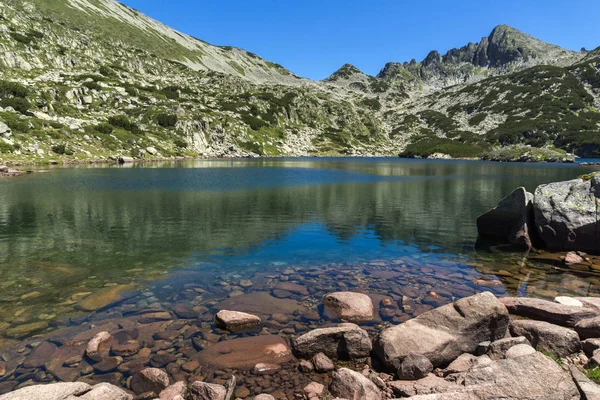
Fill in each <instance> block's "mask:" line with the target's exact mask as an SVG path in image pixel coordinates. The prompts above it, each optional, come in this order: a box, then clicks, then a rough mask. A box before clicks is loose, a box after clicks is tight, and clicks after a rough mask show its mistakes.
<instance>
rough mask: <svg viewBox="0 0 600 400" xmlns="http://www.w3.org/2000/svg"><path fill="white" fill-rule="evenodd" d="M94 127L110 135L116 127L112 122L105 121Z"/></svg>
mask: <svg viewBox="0 0 600 400" xmlns="http://www.w3.org/2000/svg"><path fill="white" fill-rule="evenodd" d="M94 129H95V130H97V131H98V132H100V133H104V134H105V135H110V134H111V133H113V130H114V129H115V128H114V127H113V126H112V125H111V124H109V123H106V122H103V123H101V124H98V125H96V126H95V127H94Z"/></svg>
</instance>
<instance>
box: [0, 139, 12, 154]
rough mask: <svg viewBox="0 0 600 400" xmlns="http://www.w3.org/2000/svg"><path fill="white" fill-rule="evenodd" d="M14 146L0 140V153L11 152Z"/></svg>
mask: <svg viewBox="0 0 600 400" xmlns="http://www.w3.org/2000/svg"><path fill="white" fill-rule="evenodd" d="M14 149H15V148H14V147H13V146H12V145H10V144H8V143H6V142H3V141H0V153H4V154H6V153H12V152H13V151H14Z"/></svg>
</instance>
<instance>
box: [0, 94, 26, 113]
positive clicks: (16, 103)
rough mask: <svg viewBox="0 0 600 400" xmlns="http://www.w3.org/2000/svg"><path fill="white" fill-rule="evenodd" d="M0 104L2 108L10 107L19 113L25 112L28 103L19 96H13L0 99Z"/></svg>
mask: <svg viewBox="0 0 600 400" xmlns="http://www.w3.org/2000/svg"><path fill="white" fill-rule="evenodd" d="M0 106H2V107H4V108H6V107H12V108H14V109H15V111H17V112H19V113H21V114H25V113H27V111H28V110H29V107H30V104H29V102H28V101H27V100H25V99H22V98H20V97H13V98H10V99H3V100H0Z"/></svg>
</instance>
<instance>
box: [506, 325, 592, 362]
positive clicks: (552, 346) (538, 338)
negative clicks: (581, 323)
mask: <svg viewBox="0 0 600 400" xmlns="http://www.w3.org/2000/svg"><path fill="white" fill-rule="evenodd" d="M510 333H511V335H513V336H524V337H526V338H527V340H529V343H531V345H532V346H533V347H535V348H536V349H542V350H544V351H547V352H550V353H552V354H557V355H559V356H561V357H566V356H568V355H569V354H574V353H578V352H579V351H580V350H581V341H580V340H579V335H578V334H577V332H575V331H573V330H571V329H569V328H564V327H562V326H558V325H554V324H550V323H548V322H544V321H528V320H514V321H511V323H510Z"/></svg>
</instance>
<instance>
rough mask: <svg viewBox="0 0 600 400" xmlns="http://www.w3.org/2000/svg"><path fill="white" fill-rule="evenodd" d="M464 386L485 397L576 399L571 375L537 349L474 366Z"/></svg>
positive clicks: (466, 375)
mask: <svg viewBox="0 0 600 400" xmlns="http://www.w3.org/2000/svg"><path fill="white" fill-rule="evenodd" d="M463 385H464V386H465V387H466V389H467V390H468V391H471V392H473V393H475V394H477V396H479V397H477V398H484V399H515V400H516V399H544V400H579V391H578V390H577V388H576V387H575V384H574V383H573V380H572V379H571V376H570V374H568V373H566V372H565V371H564V370H563V369H562V368H561V367H560V366H559V365H558V364H557V363H556V362H554V360H551V359H550V358H548V357H546V356H544V355H543V354H541V353H538V352H533V353H532V354H529V355H525V356H522V357H518V358H507V359H504V360H499V361H496V362H494V363H492V364H490V365H488V366H487V367H485V368H475V369H473V370H471V371H469V372H468V373H466V374H465V375H464V381H463Z"/></svg>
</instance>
